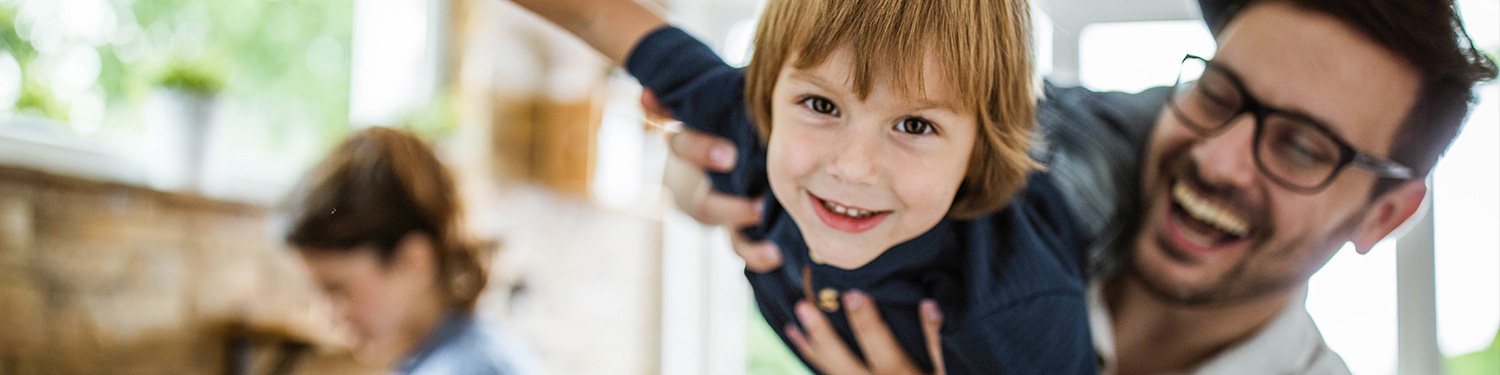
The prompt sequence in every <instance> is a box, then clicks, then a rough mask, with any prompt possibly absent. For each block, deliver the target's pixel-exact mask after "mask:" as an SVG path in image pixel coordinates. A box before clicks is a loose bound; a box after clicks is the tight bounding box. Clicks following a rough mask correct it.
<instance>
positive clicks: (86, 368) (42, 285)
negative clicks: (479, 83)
mask: <svg viewBox="0 0 1500 375" xmlns="http://www.w3.org/2000/svg"><path fill="white" fill-rule="evenodd" d="M267 217H268V213H267V211H266V210H265V209H264V208H260V207H255V206H249V205H242V204H236V203H228V202H220V201H214V200H209V199H204V198H200V197H196V196H190V195H183V194H172V193H162V192H156V191H151V190H147V189H142V188H137V187H132V186H127V185H121V184H112V183H103V182H96V181H89V180H83V179H76V178H70V177H63V176H56V175H51V174H47V173H42V172H36V171H30V170H25V169H18V168H10V167H0V375H22V374H98V373H113V374H217V373H223V372H224V368H223V363H224V359H225V357H224V351H225V349H224V347H225V345H224V343H225V342H226V338H227V332H229V331H228V329H229V327H232V326H240V327H249V329H250V331H253V332H256V333H260V334H262V335H263V337H277V338H279V337H296V338H297V339H298V340H304V341H307V340H319V339H323V338H326V337H329V335H328V332H329V331H328V327H327V326H326V325H325V323H326V322H327V318H326V315H319V312H318V310H317V305H316V304H315V302H314V299H313V296H312V294H311V292H310V291H311V289H310V288H308V286H309V285H310V284H308V281H307V278H306V276H305V275H304V274H302V273H300V271H299V270H298V269H297V268H296V265H295V263H292V262H294V261H295V259H294V258H292V257H291V256H290V254H289V253H286V252H285V250H282V249H281V248H279V247H277V246H276V245H275V244H274V241H272V239H271V237H270V236H268V235H267V233H268V232H267V229H266V228H267V227H266V224H267ZM333 353H337V352H336V351H335V352H333ZM300 369H301V372H303V373H362V372H367V371H362V369H359V368H357V367H355V366H353V365H352V361H350V360H348V358H347V356H346V355H338V354H315V355H313V356H312V357H310V358H308V359H306V360H305V361H304V363H303V365H302V366H301V367H300Z"/></svg>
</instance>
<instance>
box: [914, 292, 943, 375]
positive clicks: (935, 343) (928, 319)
mask: <svg viewBox="0 0 1500 375" xmlns="http://www.w3.org/2000/svg"><path fill="white" fill-rule="evenodd" d="M918 309H919V310H921V311H920V312H919V313H920V315H921V316H922V336H923V337H926V338H927V340H926V341H927V355H928V356H929V357H932V370H933V373H934V374H937V375H944V374H947V373H948V371H947V369H946V366H944V365H943V339H942V329H943V313H942V311H939V310H938V306H937V302H934V301H933V300H930V299H929V300H922V303H921V305H919V306H918Z"/></svg>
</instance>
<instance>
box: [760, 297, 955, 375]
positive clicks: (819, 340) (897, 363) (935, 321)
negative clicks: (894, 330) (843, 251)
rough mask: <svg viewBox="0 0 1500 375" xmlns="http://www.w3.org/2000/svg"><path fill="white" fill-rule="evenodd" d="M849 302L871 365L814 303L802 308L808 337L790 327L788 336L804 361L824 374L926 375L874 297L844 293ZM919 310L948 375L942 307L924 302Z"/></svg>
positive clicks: (931, 351) (930, 348)
mask: <svg viewBox="0 0 1500 375" xmlns="http://www.w3.org/2000/svg"><path fill="white" fill-rule="evenodd" d="M843 299H844V312H845V313H846V314H848V315H849V325H850V326H851V327H850V328H852V329H853V330H854V339H855V340H856V341H858V342H859V346H860V349H861V350H862V351H864V357H865V360H866V361H864V362H862V361H860V360H859V357H857V356H855V355H854V353H852V352H850V351H849V347H848V346H847V345H844V342H843V340H841V339H840V338H839V336H838V334H837V333H835V332H834V331H833V327H832V326H830V325H829V324H828V320H827V319H824V318H823V314H822V313H820V312H818V309H817V308H814V307H813V305H812V303H811V302H808V301H801V302H798V303H797V320H798V321H799V322H801V323H802V327H803V328H806V329H807V333H806V334H804V333H803V332H802V331H801V330H799V329H797V327H796V326H793V325H787V327H786V334H787V337H789V338H791V340H792V346H794V347H795V348H796V349H797V352H798V353H801V354H802V358H806V359H807V361H808V362H812V364H813V366H814V367H817V368H818V370H820V371H823V372H824V373H828V374H832V375H887V374H901V375H907V374H919V373H921V372H922V371H921V370H920V369H918V368H917V366H916V364H914V363H912V361H911V358H909V357H907V356H906V352H904V351H902V350H901V345H900V344H898V343H897V342H896V336H895V335H892V334H891V329H890V327H888V326H886V324H885V320H883V319H881V317H880V311H878V310H876V308H875V301H874V300H872V299H870V296H869V295H866V294H864V293H861V292H859V291H849V292H847V293H844V298H843ZM919 308H920V309H921V311H920V314H919V315H921V316H922V336H924V337H925V338H926V341H927V353H928V355H930V356H931V357H932V365H933V369H934V371H935V373H936V374H938V375H943V374H945V373H946V370H945V369H944V366H943V353H942V342H941V341H940V339H939V336H938V332H939V329H940V328H942V326H943V315H942V313H941V312H939V311H938V308H937V303H935V302H933V301H931V300H924V301H922V304H921V306H920V307H919Z"/></svg>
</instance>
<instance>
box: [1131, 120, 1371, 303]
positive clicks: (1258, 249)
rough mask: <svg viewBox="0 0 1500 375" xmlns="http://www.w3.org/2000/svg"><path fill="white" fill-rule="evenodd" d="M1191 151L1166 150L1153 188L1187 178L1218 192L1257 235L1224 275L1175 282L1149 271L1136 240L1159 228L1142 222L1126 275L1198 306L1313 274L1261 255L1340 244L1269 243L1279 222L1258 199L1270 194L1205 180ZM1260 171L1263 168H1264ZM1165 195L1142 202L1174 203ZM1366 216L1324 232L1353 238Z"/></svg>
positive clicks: (1170, 250)
mask: <svg viewBox="0 0 1500 375" xmlns="http://www.w3.org/2000/svg"><path fill="white" fill-rule="evenodd" d="M1187 152H1188V148H1187V147H1183V148H1180V149H1177V150H1169V151H1167V153H1166V154H1164V156H1165V157H1164V158H1163V159H1162V161H1161V163H1159V165H1161V168H1160V169H1159V170H1158V171H1157V172H1158V173H1157V178H1156V179H1157V181H1155V186H1153V187H1152V188H1153V190H1157V191H1158V192H1159V191H1161V190H1163V189H1169V188H1170V187H1171V186H1172V184H1174V183H1183V184H1186V185H1188V186H1190V187H1192V188H1193V189H1195V190H1196V191H1198V192H1202V194H1204V195H1206V196H1209V197H1212V198H1213V199H1214V201H1216V202H1220V203H1221V204H1222V205H1224V206H1225V207H1227V208H1229V209H1230V210H1231V211H1232V212H1237V213H1240V214H1243V215H1246V217H1245V218H1246V219H1247V221H1249V222H1251V223H1254V224H1253V228H1254V233H1252V234H1250V236H1252V237H1251V238H1250V243H1249V245H1248V249H1247V251H1246V252H1245V254H1244V255H1243V256H1242V257H1241V258H1240V259H1238V261H1237V263H1235V264H1234V265H1233V266H1232V267H1230V268H1229V269H1227V270H1224V271H1223V272H1221V273H1219V274H1218V275H1213V277H1212V278H1211V279H1208V280H1205V281H1203V282H1198V283H1196V284H1194V285H1174V284H1173V283H1172V281H1171V280H1167V279H1166V277H1162V276H1159V275H1158V274H1157V273H1153V272H1149V270H1152V269H1153V268H1152V267H1149V266H1148V265H1146V264H1144V263H1143V262H1144V260H1143V259H1142V257H1141V256H1139V252H1140V250H1141V249H1139V248H1136V246H1139V244H1141V242H1140V241H1141V240H1142V238H1141V236H1154V235H1155V234H1154V232H1153V234H1150V235H1148V234H1145V233H1146V232H1147V229H1148V228H1144V227H1140V228H1137V230H1136V232H1135V233H1134V235H1133V236H1132V237H1134V238H1133V239H1132V240H1131V241H1130V242H1128V243H1129V244H1130V245H1131V246H1132V248H1131V249H1129V251H1128V252H1127V254H1129V256H1130V259H1128V260H1127V261H1126V262H1124V269H1122V270H1121V271H1123V273H1122V275H1123V276H1126V277H1132V278H1135V279H1137V280H1139V281H1140V282H1141V284H1142V285H1144V286H1145V287H1146V289H1147V290H1148V291H1149V292H1151V293H1152V294H1154V295H1156V296H1157V297H1158V298H1161V299H1162V300H1164V301H1170V302H1172V303H1175V304H1180V305H1186V306H1194V307H1210V306H1222V305H1232V304H1235V303H1238V302H1242V301H1246V300H1252V299H1256V298H1260V297H1264V296H1267V295H1270V294H1273V293H1277V292H1281V291H1285V290H1288V289H1289V288H1291V287H1293V286H1296V285H1298V284H1301V283H1304V282H1306V281H1307V279H1306V278H1305V277H1302V275H1300V274H1299V273H1297V272H1290V270H1283V271H1287V272H1282V273H1279V274H1277V273H1268V272H1266V271H1267V270H1264V269H1253V268H1251V267H1252V266H1253V265H1255V264H1256V261H1257V260H1268V259H1271V257H1275V256H1289V255H1292V254H1297V253H1298V252H1297V251H1295V249H1298V248H1303V247H1304V246H1331V245H1334V244H1315V243H1314V242H1315V240H1313V239H1310V238H1308V237H1303V238H1291V239H1286V240H1283V241H1280V242H1281V243H1283V244H1284V245H1283V246H1277V248H1276V249H1269V248H1268V247H1269V246H1271V245H1272V244H1270V242H1269V241H1270V239H1272V238H1273V237H1274V234H1275V233H1276V226H1275V225H1274V224H1272V223H1271V220H1270V218H1271V215H1270V213H1269V212H1268V209H1267V208H1266V205H1265V204H1264V203H1262V204H1255V203H1253V202H1256V201H1259V202H1269V197H1267V196H1264V195H1263V196H1261V197H1260V198H1261V199H1259V200H1251V199H1249V197H1250V196H1249V194H1250V193H1249V192H1247V191H1245V190H1244V189H1242V188H1239V187H1235V186H1226V185H1214V184H1211V183H1209V182H1207V181H1205V180H1204V178H1203V177H1202V176H1201V174H1200V173H1199V171H1200V168H1199V167H1198V166H1197V165H1196V162H1194V160H1193V159H1192V158H1191V157H1190V156H1189V155H1188V154H1187ZM1255 172H1256V173H1259V171H1258V170H1257V171H1255ZM1262 194H1264V193H1262ZM1162 199H1166V200H1171V199H1172V197H1171V196H1170V195H1158V194H1151V195H1150V196H1149V200H1151V201H1150V202H1144V203H1146V205H1144V206H1141V208H1142V209H1144V210H1158V209H1160V208H1159V207H1161V205H1162V204H1163V203H1169V202H1162V201H1160V200H1162ZM1171 204H1175V203H1171ZM1363 216H1364V215H1363V213H1362V212H1361V213H1360V214H1356V215H1352V216H1351V217H1349V218H1347V219H1345V220H1344V221H1343V222H1341V223H1339V225H1338V226H1336V227H1335V228H1334V232H1333V233H1332V234H1333V236H1326V237H1323V238H1324V239H1333V238H1348V237H1349V234H1351V233H1353V231H1354V229H1355V227H1356V226H1357V225H1358V224H1359V222H1360V220H1359V219H1360V218H1362V217H1363ZM1169 220H1173V219H1172V218H1170V217H1168V216H1166V215H1164V216H1163V217H1161V218H1160V225H1168V222H1167V221H1169ZM1178 220H1186V219H1178ZM1150 229H1161V228H1150ZM1146 240H1148V241H1154V242H1156V243H1155V244H1154V245H1155V246H1157V247H1158V248H1160V250H1161V251H1162V252H1163V253H1164V254H1163V255H1165V256H1167V257H1168V258H1170V259H1171V260H1169V261H1187V260H1188V259H1189V256H1188V255H1186V254H1184V253H1182V252H1181V250H1179V249H1176V248H1175V247H1174V246H1172V245H1171V244H1168V243H1164V241H1159V239H1158V238H1147V239H1146ZM1272 271H1275V270H1272Z"/></svg>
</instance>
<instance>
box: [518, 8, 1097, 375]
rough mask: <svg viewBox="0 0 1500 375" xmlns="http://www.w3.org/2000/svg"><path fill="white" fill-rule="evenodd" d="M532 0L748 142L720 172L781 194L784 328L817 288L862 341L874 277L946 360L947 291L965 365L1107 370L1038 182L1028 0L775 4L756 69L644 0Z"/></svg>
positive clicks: (882, 298) (775, 207)
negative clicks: (929, 326) (855, 305)
mask: <svg viewBox="0 0 1500 375" xmlns="http://www.w3.org/2000/svg"><path fill="white" fill-rule="evenodd" d="M518 2H519V3H521V4H522V5H523V6H526V7H528V8H530V9H531V10H533V11H536V12H537V13H540V14H541V15H542V16H544V17H547V18H549V19H551V20H553V21H554V22H557V23H558V24H559V25H561V26H563V27H564V28H566V29H568V30H569V31H571V32H573V33H574V34H577V35H578V36H580V37H581V38H583V39H584V41H586V42H588V43H589V44H591V45H593V46H594V47H595V48H597V49H598V50H599V51H600V52H603V53H604V54H605V55H606V56H608V57H610V58H611V59H613V60H614V61H615V62H616V63H619V64H622V65H623V66H625V67H626V69H627V70H628V71H629V72H630V73H631V74H632V75H634V76H636V77H637V78H638V79H640V81H641V83H642V85H644V86H645V87H646V88H647V89H649V90H651V91H652V92H653V93H655V95H656V96H657V98H658V101H659V102H660V103H661V104H662V105H663V106H664V107H666V108H667V109H668V110H670V111H671V112H672V114H673V115H674V116H675V117H676V118H677V119H679V120H681V121H683V123H684V124H686V125H687V126H689V127H692V128H693V129H695V130H698V131H703V132H708V133H712V134H716V135H719V136H721V137H725V138H729V139H732V140H734V142H735V143H736V144H737V145H738V146H739V147H738V148H739V150H741V152H740V155H739V160H738V162H737V164H736V168H735V170H734V171H733V172H731V173H729V174H723V175H716V176H713V183H714V187H715V188H716V189H718V190H722V191H726V192H730V193H735V194H739V195H743V196H762V195H765V194H764V193H765V192H766V189H767V188H769V190H770V192H771V193H772V194H770V196H769V197H767V203H766V207H765V212H764V215H763V217H762V223H761V225H759V226H758V227H756V228H750V229H749V230H747V231H746V233H747V234H749V235H750V236H751V237H753V238H768V239H770V240H771V241H773V242H774V243H775V244H777V245H778V247H780V249H781V250H782V251H783V253H784V254H783V265H782V267H781V268H780V269H776V270H772V271H770V272H766V273H755V272H748V271H747V272H746V276H747V277H748V278H749V280H750V283H751V286H752V287H753V288H754V290H755V296H756V300H757V302H758V304H759V305H760V308H761V312H762V314H763V315H764V316H765V318H766V320H767V321H768V322H769V323H770V324H771V326H772V327H778V328H779V327H788V326H789V324H791V323H792V322H795V321H797V320H796V318H795V317H796V311H795V310H796V309H795V305H796V303H797V302H798V301H801V300H804V299H805V300H810V301H812V302H813V303H814V304H816V305H817V306H818V307H819V308H820V309H821V310H822V312H823V313H824V314H825V315H826V317H827V318H828V319H829V321H830V322H832V323H833V325H834V326H835V328H836V330H837V331H838V333H839V335H840V336H842V338H843V340H844V342H845V343H846V344H848V345H849V346H850V347H851V348H852V349H853V350H852V351H853V352H855V353H859V352H860V351H859V350H858V348H857V343H856V340H855V338H854V336H853V334H852V332H851V331H850V330H849V326H848V322H847V321H846V319H845V314H844V313H843V312H842V311H841V309H840V306H839V305H840V304H839V298H838V296H840V295H842V294H843V293H844V292H846V291H850V290H859V291H862V292H864V293H867V294H868V295H870V296H871V297H872V298H873V299H874V300H876V301H878V302H877V305H878V306H877V307H878V308H879V311H880V313H881V315H882V316H883V317H885V319H886V321H887V322H888V323H889V324H890V325H891V328H892V333H893V334H894V336H895V337H896V338H897V340H898V341H899V342H900V343H901V344H902V346H903V349H905V351H906V352H907V353H908V354H909V355H910V356H911V357H912V358H913V359H914V360H915V361H916V362H917V364H918V365H919V366H920V367H922V368H923V369H925V370H930V369H931V368H932V358H929V356H928V354H927V352H926V350H925V346H924V341H923V340H924V339H923V336H922V333H921V330H920V319H919V318H918V317H917V315H916V313H917V310H918V309H917V305H918V303H919V301H920V300H921V299H924V298H931V299H935V300H937V301H938V303H939V305H940V306H941V308H942V311H943V313H944V315H945V316H946V320H945V322H946V323H945V326H944V327H943V329H942V346H943V349H944V350H943V355H944V363H945V365H946V366H947V370H948V371H949V372H951V373H956V374H963V373H985V374H993V373H1017V374H1033V373H1051V374H1059V373H1069V374H1071V373H1094V372H1096V371H1097V370H1096V366H1097V363H1096V358H1095V356H1094V354H1093V349H1092V345H1091V341H1090V337H1089V331H1088V326H1087V324H1088V323H1087V316H1086V313H1085V304H1084V295H1083V289H1084V287H1083V285H1084V284H1083V278H1082V272H1081V266H1080V259H1079V258H1078V257H1079V253H1078V251H1079V250H1080V249H1081V248H1082V246H1081V242H1080V239H1079V238H1077V235H1076V233H1075V232H1076V230H1075V229H1074V227H1073V224H1072V218H1071V217H1068V212H1070V211H1069V210H1068V208H1067V206H1066V204H1065V203H1064V202H1062V201H1060V193H1058V191H1057V189H1056V188H1055V187H1054V186H1053V185H1052V183H1051V182H1050V180H1049V179H1048V178H1047V177H1046V175H1044V174H1033V175H1031V177H1029V178H1028V177H1027V174H1028V173H1029V172H1031V171H1032V170H1034V169H1035V165H1036V164H1035V163H1034V162H1033V161H1032V159H1031V158H1030V157H1029V155H1028V153H1027V152H1028V151H1027V147H1028V144H1029V139H1030V136H1031V134H1030V133H1031V130H1032V128H1033V127H1034V123H1033V109H1034V104H1035V97H1034V94H1033V86H1032V69H1031V65H1030V50H1029V47H1028V45H1029V41H1028V38H1029V35H1030V31H1029V23H1028V20H1027V12H1028V9H1027V6H1026V3H1025V1H1024V0H977V1H976V0H909V1H900V0H896V1H891V0H887V1H878V0H770V1H769V2H768V4H767V7H766V11H765V13H764V15H763V17H762V19H761V23H760V26H759V29H758V30H757V32H756V39H755V51H754V56H753V57H752V60H751V63H750V65H749V67H748V68H747V69H746V70H744V71H741V70H738V69H734V68H732V67H730V66H728V65H726V64H725V63H724V62H723V61H721V60H720V59H719V58H718V57H717V56H716V55H714V54H713V52H712V51H710V50H709V49H708V47H706V46H705V45H703V44H702V43H701V42H699V41H697V40H695V39H693V38H692V37H690V36H688V35H687V34H686V33H684V32H682V31H681V30H678V29H676V28H672V27H666V26H665V22H664V21H662V20H661V18H660V17H658V16H656V15H655V14H654V13H652V12H651V11H650V10H648V9H646V8H644V7H643V6H642V5H640V4H638V3H635V2H633V1H631V0H614V1H595V2H590V3H587V4H575V3H576V1H558V0H553V1H541V0H519V1H518ZM752 120H753V122H752ZM752 124H753V125H752ZM756 125H758V127H757V126H756ZM1028 183H1029V184H1028ZM1023 185H1025V186H1026V189H1025V190H1021V187H1022V186H1023ZM1017 191H1020V193H1019V195H1017ZM1013 195H1014V196H1015V198H1017V199H1015V200H1014V201H1012V200H1011V198H1012V196H1013ZM1007 203H1009V205H1008V206H1007V205H1006V204H1007ZM1002 207H1003V209H1002ZM781 336H782V339H783V340H784V341H786V342H788V343H791V342H792V341H791V337H790V336H788V333H787V331H782V332H781Z"/></svg>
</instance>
